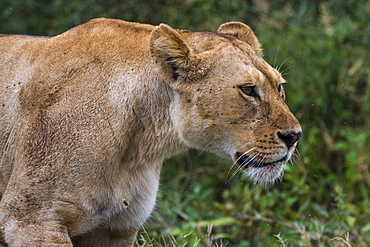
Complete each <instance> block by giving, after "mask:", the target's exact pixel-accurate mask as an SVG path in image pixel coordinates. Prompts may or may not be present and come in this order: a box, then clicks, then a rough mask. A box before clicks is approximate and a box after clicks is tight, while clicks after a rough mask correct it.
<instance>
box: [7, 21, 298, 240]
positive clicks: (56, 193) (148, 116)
mask: <svg viewBox="0 0 370 247" xmlns="http://www.w3.org/2000/svg"><path fill="white" fill-rule="evenodd" d="M0 61H1V63H0V95H1V98H0V100H1V102H0V152H1V153H0V196H2V199H1V203H0V239H2V240H3V241H5V242H7V243H8V245H9V246H72V243H73V244H74V245H75V246H132V245H133V243H134V240H135V236H136V232H137V230H138V229H139V228H140V225H141V224H142V223H143V222H145V220H146V219H147V218H148V216H149V215H150V213H151V211H152V209H153V207H154V204H155V197H156V193H157V188H158V182H159V174H160V169H161V166H162V162H163V160H164V159H165V158H166V157H170V156H172V155H174V154H176V153H178V152H181V151H184V150H186V149H188V148H200V149H205V150H208V151H211V152H214V153H216V154H218V155H221V156H224V157H228V158H232V159H233V160H234V161H235V163H237V164H238V165H239V166H240V169H242V170H244V171H245V172H246V173H247V174H248V175H249V176H251V177H252V178H253V179H255V180H256V181H257V183H266V182H272V181H273V180H275V179H276V178H278V177H280V176H281V174H282V171H283V168H282V167H283V165H282V161H287V160H289V159H290V157H291V155H292V153H293V151H294V148H295V146H296V140H297V139H298V138H299V136H300V130H301V129H300V125H299V123H298V121H297V120H296V119H295V117H294V116H293V115H292V113H291V112H290V111H289V109H288V107H287V106H286V104H285V103H284V100H283V98H284V95H283V91H282V90H281V91H280V92H278V90H279V87H280V86H279V85H280V84H281V83H284V82H285V81H284V80H283V78H282V77H281V75H280V74H279V73H278V72H277V71H276V70H275V69H273V68H272V67H270V66H269V65H268V64H267V63H266V62H265V61H264V60H263V59H262V57H261V55H260V44H259V42H258V40H257V38H256V37H255V36H254V34H253V32H252V31H251V29H250V28H249V27H248V26H246V25H245V24H242V23H238V22H231V23H225V24H223V25H222V26H221V27H220V28H219V30H218V33H211V32H191V31H186V30H175V29H172V28H171V27H169V26H167V25H164V24H162V25H160V26H157V27H154V26H150V25H144V24H138V23H129V22H124V21H120V20H109V19H95V20H92V21H90V22H88V23H86V24H83V25H80V26H78V27H76V28H73V29H71V30H69V31H67V32H65V33H63V34H61V35H58V36H55V37H31V36H21V35H4V36H1V37H0ZM245 85H249V86H253V87H254V89H255V91H256V93H257V94H258V97H257V96H251V95H246V94H245V93H243V92H242V90H241V89H240V86H245ZM291 132H294V133H298V134H295V135H293V134H292V135H291V136H293V137H295V138H294V141H292V142H290V144H291V145H289V146H288V147H287V145H286V144H285V143H284V140H283V139H282V138H281V136H282V135H281V134H282V133H283V134H284V133H291ZM285 142H286V141H285ZM238 154H239V155H238ZM240 154H244V156H240ZM247 156H248V157H250V158H251V159H252V158H253V159H254V160H255V161H257V162H261V164H262V163H264V164H266V166H264V167H253V166H252V165H251V164H252V163H249V162H248V160H247V158H246V157H247ZM243 157H244V158H243ZM71 239H72V240H71Z"/></svg>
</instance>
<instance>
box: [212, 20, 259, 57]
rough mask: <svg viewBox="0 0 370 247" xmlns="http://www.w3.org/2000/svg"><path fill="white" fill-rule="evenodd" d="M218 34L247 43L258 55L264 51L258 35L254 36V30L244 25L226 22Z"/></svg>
mask: <svg viewBox="0 0 370 247" xmlns="http://www.w3.org/2000/svg"><path fill="white" fill-rule="evenodd" d="M217 32H218V33H222V34H228V35H231V36H234V37H236V38H238V39H240V40H241V41H244V42H246V43H247V44H249V45H250V46H251V47H252V49H253V50H255V51H256V52H257V53H261V51H262V49H261V44H260V42H259V41H258V39H257V37H256V35H254V32H253V31H252V29H251V28H250V27H249V26H247V25H245V24H244V23H241V22H236V21H233V22H226V23H224V24H222V25H221V26H220V27H219V28H218V29H217Z"/></svg>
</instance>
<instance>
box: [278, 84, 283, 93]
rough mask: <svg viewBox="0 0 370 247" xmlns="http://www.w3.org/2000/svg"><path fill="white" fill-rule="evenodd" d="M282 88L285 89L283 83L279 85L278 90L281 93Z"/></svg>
mask: <svg viewBox="0 0 370 247" xmlns="http://www.w3.org/2000/svg"><path fill="white" fill-rule="evenodd" d="M281 90H283V86H282V85H281V84H279V86H278V92H279V93H281Z"/></svg>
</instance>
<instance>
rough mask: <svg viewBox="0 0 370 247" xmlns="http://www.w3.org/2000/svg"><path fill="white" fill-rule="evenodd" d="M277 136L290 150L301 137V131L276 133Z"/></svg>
mask: <svg viewBox="0 0 370 247" xmlns="http://www.w3.org/2000/svg"><path fill="white" fill-rule="evenodd" d="M277 134H278V136H279V138H280V139H281V140H282V141H283V142H284V143H285V144H286V145H287V147H288V148H290V147H291V146H293V145H294V143H296V142H297V141H298V139H299V138H300V137H301V136H302V131H289V132H287V133H284V134H282V133H281V132H278V133H277Z"/></svg>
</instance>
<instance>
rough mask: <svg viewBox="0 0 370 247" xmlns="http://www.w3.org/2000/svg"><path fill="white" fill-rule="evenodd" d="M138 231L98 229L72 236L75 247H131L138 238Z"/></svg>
mask: <svg viewBox="0 0 370 247" xmlns="http://www.w3.org/2000/svg"><path fill="white" fill-rule="evenodd" d="M136 234H137V231H136V230H134V231H130V232H113V231H111V230H108V229H96V230H93V231H91V232H89V233H87V234H84V235H80V236H77V237H73V238H72V242H73V246H75V247H95V246H96V247H131V246H133V245H134V243H135V240H136Z"/></svg>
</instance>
